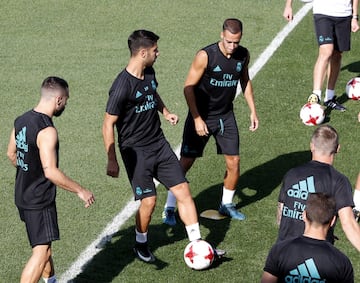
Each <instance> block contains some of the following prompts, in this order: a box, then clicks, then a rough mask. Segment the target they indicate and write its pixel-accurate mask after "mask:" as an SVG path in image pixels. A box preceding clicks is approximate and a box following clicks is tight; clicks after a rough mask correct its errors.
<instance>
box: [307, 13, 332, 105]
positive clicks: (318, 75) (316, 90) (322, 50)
mask: <svg viewBox="0 0 360 283" xmlns="http://www.w3.org/2000/svg"><path fill="white" fill-rule="evenodd" d="M332 25H333V23H332V21H331V19H330V18H329V17H328V16H324V15H314V27H315V36H316V41H317V43H318V46H319V49H318V57H317V59H316V62H315V65H314V69H313V94H315V95H316V96H317V98H318V101H320V100H321V99H322V97H321V92H322V87H323V84H324V80H325V76H326V72H327V68H328V64H329V61H330V58H331V55H332V52H333V50H334V44H333V43H334V40H333V29H332ZM310 97H312V95H310ZM310 97H309V99H310Z"/></svg>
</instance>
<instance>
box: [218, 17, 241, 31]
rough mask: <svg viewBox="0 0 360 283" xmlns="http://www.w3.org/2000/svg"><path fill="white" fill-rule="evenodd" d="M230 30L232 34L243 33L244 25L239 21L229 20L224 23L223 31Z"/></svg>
mask: <svg viewBox="0 0 360 283" xmlns="http://www.w3.org/2000/svg"><path fill="white" fill-rule="evenodd" d="M225 30H228V31H229V32H231V33H232V34H236V33H239V32H241V33H242V31H243V24H242V22H241V21H240V20H239V19H235V18H229V19H226V20H225V21H224V24H223V31H225Z"/></svg>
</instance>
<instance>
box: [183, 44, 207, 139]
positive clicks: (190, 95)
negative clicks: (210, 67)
mask: <svg viewBox="0 0 360 283" xmlns="http://www.w3.org/2000/svg"><path fill="white" fill-rule="evenodd" d="M207 63H208V57H207V54H206V52H205V51H203V50H200V51H199V52H198V53H197V54H196V56H195V58H194V60H193V62H192V64H191V66H190V70H189V73H188V75H187V78H186V80H185V86H184V95H185V99H186V103H187V105H188V107H189V111H190V113H191V115H192V117H193V119H194V123H195V129H196V133H197V134H198V135H199V136H206V135H208V134H209V131H208V129H207V126H206V123H205V122H204V120H203V119H202V118H201V116H200V114H199V112H198V108H197V105H196V100H195V92H194V88H195V86H196V85H197V83H198V82H199V81H200V79H201V77H202V76H203V74H204V72H205V69H206V66H207Z"/></svg>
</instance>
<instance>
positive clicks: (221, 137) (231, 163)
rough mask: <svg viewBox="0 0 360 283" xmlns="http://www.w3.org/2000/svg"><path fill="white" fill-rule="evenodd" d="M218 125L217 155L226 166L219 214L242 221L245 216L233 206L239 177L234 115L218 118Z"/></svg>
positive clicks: (215, 135)
mask: <svg viewBox="0 0 360 283" xmlns="http://www.w3.org/2000/svg"><path fill="white" fill-rule="evenodd" d="M218 124H219V131H217V132H216V133H215V134H214V137H215V140H216V146H217V153H218V154H223V155H224V158H225V164H226V171H225V176H224V185H223V188H222V200H221V204H220V207H219V212H220V214H222V215H226V216H230V217H231V218H234V219H238V220H244V219H245V215H244V214H242V213H240V212H239V211H237V210H236V208H235V205H234V204H233V197H234V194H235V189H236V185H237V182H238V179H239V176H240V157H239V147H240V138H239V130H238V127H237V123H236V120H235V116H234V113H233V112H232V111H231V112H229V113H228V114H226V115H223V116H222V117H220V119H219V120H218Z"/></svg>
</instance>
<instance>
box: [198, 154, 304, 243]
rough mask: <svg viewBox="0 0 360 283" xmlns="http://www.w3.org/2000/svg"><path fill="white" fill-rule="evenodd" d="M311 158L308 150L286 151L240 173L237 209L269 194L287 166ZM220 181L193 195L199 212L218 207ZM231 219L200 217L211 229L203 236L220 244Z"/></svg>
mask: <svg viewBox="0 0 360 283" xmlns="http://www.w3.org/2000/svg"><path fill="white" fill-rule="evenodd" d="M310 159H311V152H310V151H298V152H292V153H287V154H283V155H279V156H278V157H276V158H274V159H271V160H269V161H267V162H265V163H263V164H261V165H259V166H256V167H254V168H252V169H250V170H248V171H246V172H244V173H242V174H241V176H240V179H239V182H238V185H237V188H236V194H237V196H238V197H239V199H240V201H239V202H238V203H237V204H236V207H237V209H240V208H242V207H244V206H247V205H249V204H251V203H254V202H256V201H258V200H260V199H263V198H265V197H266V196H268V195H270V194H271V192H272V191H273V190H274V189H276V188H277V187H278V186H279V185H280V184H281V182H282V179H283V177H284V175H285V173H286V172H287V171H288V170H289V169H291V168H293V167H295V166H298V165H300V164H303V163H305V162H307V161H309V160H310ZM222 185H223V184H222V183H220V184H217V185H214V186H211V187H209V188H207V189H205V190H203V191H202V192H201V193H200V194H198V195H197V196H195V198H194V200H195V203H196V206H197V209H198V211H199V212H201V211H204V210H207V209H218V207H219V201H220V198H221V194H222ZM274 205H276V203H275V204H274ZM230 221H231V220H230V218H225V219H223V220H209V219H205V218H201V217H200V223H201V224H202V225H204V226H205V227H206V228H208V229H209V232H210V233H209V234H208V236H207V237H206V240H207V241H208V242H210V243H211V244H213V245H215V246H218V245H220V246H219V248H221V242H223V240H224V238H225V236H226V233H227V231H228V229H229V224H230Z"/></svg>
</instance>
